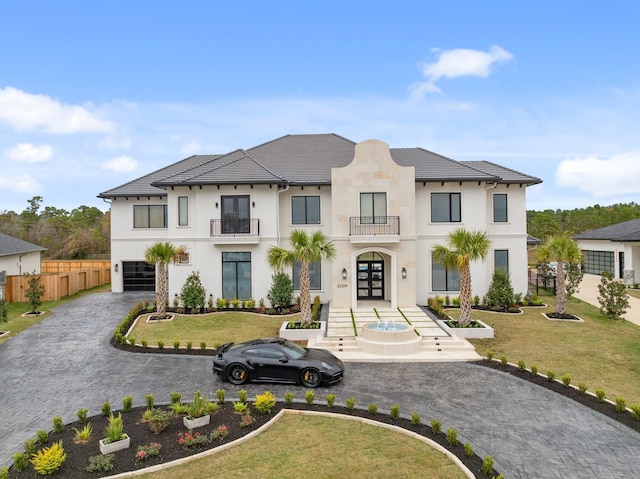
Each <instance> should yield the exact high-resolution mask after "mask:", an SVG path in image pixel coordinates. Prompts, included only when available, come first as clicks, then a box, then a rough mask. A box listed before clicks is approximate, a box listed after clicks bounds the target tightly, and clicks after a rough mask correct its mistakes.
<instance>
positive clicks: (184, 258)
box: [178, 253, 189, 264]
mask: <svg viewBox="0 0 640 479" xmlns="http://www.w3.org/2000/svg"><path fill="white" fill-rule="evenodd" d="M178 263H180V264H189V253H180V254H179V255H178Z"/></svg>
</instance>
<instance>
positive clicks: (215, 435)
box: [211, 424, 229, 441]
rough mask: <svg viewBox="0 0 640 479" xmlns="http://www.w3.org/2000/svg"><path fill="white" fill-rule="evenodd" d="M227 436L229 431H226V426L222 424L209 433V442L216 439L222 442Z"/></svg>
mask: <svg viewBox="0 0 640 479" xmlns="http://www.w3.org/2000/svg"><path fill="white" fill-rule="evenodd" d="M228 435H229V430H228V429H227V426H225V425H224V424H222V425H221V426H218V427H217V428H216V429H215V430H214V431H213V432H212V433H211V440H212V441H215V440H216V439H217V440H218V441H224V438H225V437H227V436H228Z"/></svg>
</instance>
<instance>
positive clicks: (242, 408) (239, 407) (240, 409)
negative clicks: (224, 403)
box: [233, 401, 249, 413]
mask: <svg viewBox="0 0 640 479" xmlns="http://www.w3.org/2000/svg"><path fill="white" fill-rule="evenodd" d="M248 408H249V405H248V404H247V403H244V402H242V401H238V402H234V403H233V411H234V412H235V413H244V412H246V411H247V409H248Z"/></svg>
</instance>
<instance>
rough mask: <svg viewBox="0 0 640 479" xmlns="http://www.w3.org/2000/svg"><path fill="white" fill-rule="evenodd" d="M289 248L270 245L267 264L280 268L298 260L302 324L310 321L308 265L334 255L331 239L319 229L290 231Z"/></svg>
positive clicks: (328, 259)
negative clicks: (308, 232) (308, 231)
mask: <svg viewBox="0 0 640 479" xmlns="http://www.w3.org/2000/svg"><path fill="white" fill-rule="evenodd" d="M291 248H292V249H290V250H287V249H284V248H280V247H277V246H272V247H271V248H269V251H268V252H267V260H268V261H269V266H271V267H272V268H273V269H276V270H281V269H282V268H283V267H285V266H293V265H294V263H295V262H296V261H299V262H300V313H301V321H302V323H304V324H310V323H311V283H310V278H309V265H310V264H311V263H320V262H321V261H323V260H327V261H332V260H333V259H334V258H335V256H336V249H335V246H334V244H333V241H328V240H327V238H326V237H325V235H324V234H323V233H322V232H321V231H314V232H312V233H310V234H307V232H306V231H304V230H293V231H292V232H291Z"/></svg>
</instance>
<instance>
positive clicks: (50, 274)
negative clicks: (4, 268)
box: [5, 261, 111, 303]
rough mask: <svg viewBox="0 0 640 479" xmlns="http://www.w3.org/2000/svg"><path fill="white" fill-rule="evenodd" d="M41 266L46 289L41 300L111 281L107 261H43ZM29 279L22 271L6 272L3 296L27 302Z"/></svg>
mask: <svg viewBox="0 0 640 479" xmlns="http://www.w3.org/2000/svg"><path fill="white" fill-rule="evenodd" d="M72 266H75V268H74V269H72ZM41 268H42V276H41V279H42V284H43V285H44V291H45V292H44V295H43V296H42V300H43V301H56V300H58V299H60V298H64V297H65V296H71V295H72V294H75V293H77V292H78V291H83V290H85V289H90V288H94V287H96V286H101V285H103V284H107V283H110V282H111V262H110V261H42V264H41ZM28 280H29V277H28V276H25V275H23V276H7V284H6V287H5V298H6V299H7V300H8V301H9V302H12V303H24V302H27V298H26V295H25V291H26V290H27V288H28V287H29V284H28Z"/></svg>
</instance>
